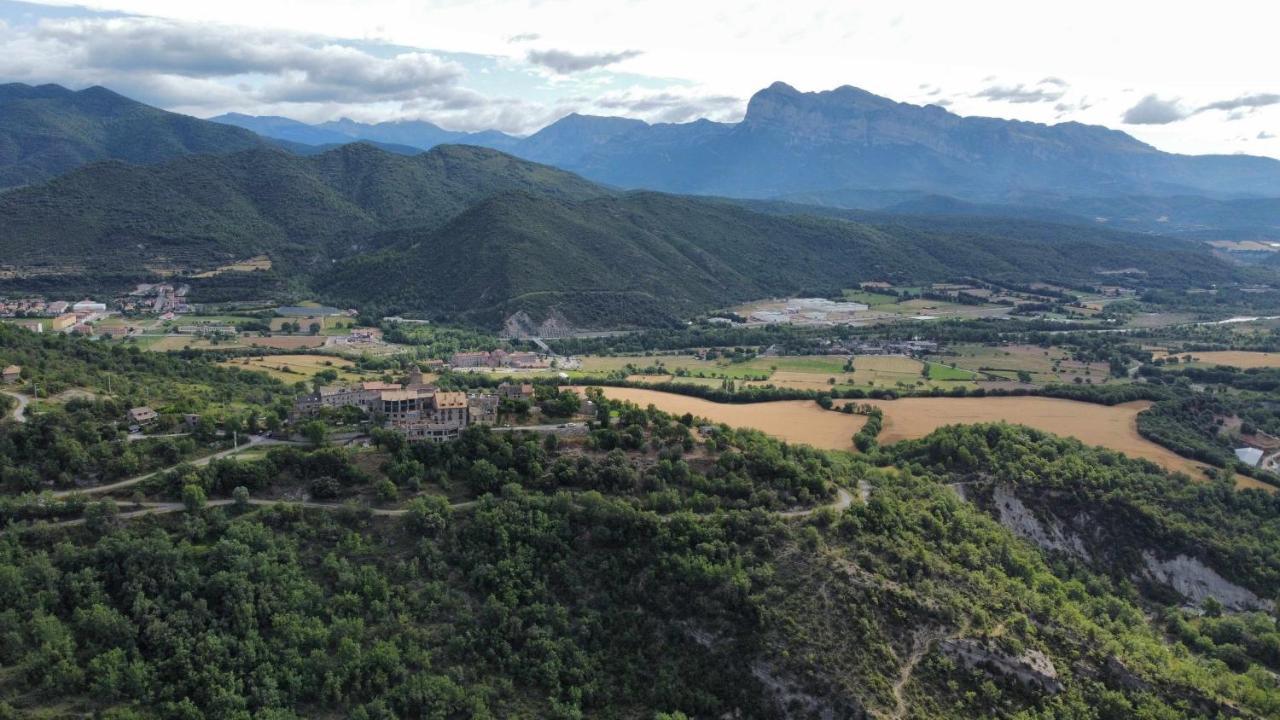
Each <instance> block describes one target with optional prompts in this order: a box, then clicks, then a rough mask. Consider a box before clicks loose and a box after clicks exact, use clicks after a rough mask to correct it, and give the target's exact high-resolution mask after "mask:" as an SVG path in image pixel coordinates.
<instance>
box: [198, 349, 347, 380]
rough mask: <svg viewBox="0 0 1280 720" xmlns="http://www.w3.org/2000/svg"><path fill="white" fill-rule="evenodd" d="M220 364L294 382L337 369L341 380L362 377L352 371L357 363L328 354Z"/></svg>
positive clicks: (288, 356) (268, 357) (245, 359)
mask: <svg viewBox="0 0 1280 720" xmlns="http://www.w3.org/2000/svg"><path fill="white" fill-rule="evenodd" d="M218 364H219V365H225V366H227V367H237V368H240V369H241V370H255V371H258V372H264V373H266V374H268V375H270V376H271V377H273V378H275V379H277V380H280V381H282V382H287V383H293V382H297V381H299V380H310V379H311V378H312V377H314V376H315V375H316V373H319V372H323V371H325V370H336V371H337V372H338V380H339V381H341V382H356V381H359V380H361V379H363V378H362V376H360V375H359V374H356V373H353V372H350V371H349V369H350V368H352V367H354V366H355V363H353V362H351V361H350V360H347V359H345V358H336V357H330V356H328V355H305V354H304V355H270V356H266V357H252V358H234V359H231V360H225V361H223V362H221V363H218Z"/></svg>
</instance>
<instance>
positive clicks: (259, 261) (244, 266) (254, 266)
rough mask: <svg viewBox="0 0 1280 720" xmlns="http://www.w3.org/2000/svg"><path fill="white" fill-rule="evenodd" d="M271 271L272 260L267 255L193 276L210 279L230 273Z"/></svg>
mask: <svg viewBox="0 0 1280 720" xmlns="http://www.w3.org/2000/svg"><path fill="white" fill-rule="evenodd" d="M270 269H271V258H269V257H267V256H266V255H258V256H257V257H251V258H249V259H248V260H241V261H239V262H234V263H230V264H228V265H223V266H222V267H218V268H214V269H213V270H209V271H207V272H202V273H200V274H198V275H193V276H192V277H198V278H209V277H214V276H215V275H221V274H222V273H228V272H253V271H254V270H270Z"/></svg>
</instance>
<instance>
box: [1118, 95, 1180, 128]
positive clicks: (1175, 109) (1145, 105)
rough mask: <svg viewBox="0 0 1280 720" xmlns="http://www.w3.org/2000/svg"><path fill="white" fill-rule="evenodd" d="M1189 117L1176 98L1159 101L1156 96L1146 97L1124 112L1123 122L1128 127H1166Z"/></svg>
mask: <svg viewBox="0 0 1280 720" xmlns="http://www.w3.org/2000/svg"><path fill="white" fill-rule="evenodd" d="M1190 115H1191V113H1189V112H1187V111H1186V110H1184V109H1183V108H1182V105H1181V104H1180V103H1179V101H1178V99H1177V98H1174V99H1172V100H1161V99H1160V98H1159V97H1157V96H1156V95H1148V96H1146V97H1144V98H1142V99H1141V100H1139V101H1138V104H1137V105H1134V106H1133V107H1131V108H1129V109H1128V110H1126V111H1125V113H1124V121H1125V123H1127V124H1129V125H1167V124H1169V123H1172V122H1177V121H1179V120H1184V119H1186V118H1187V117H1189V116H1190Z"/></svg>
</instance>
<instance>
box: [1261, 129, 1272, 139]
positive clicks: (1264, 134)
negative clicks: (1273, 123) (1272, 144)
mask: <svg viewBox="0 0 1280 720" xmlns="http://www.w3.org/2000/svg"><path fill="white" fill-rule="evenodd" d="M1275 136H1276V135H1275V133H1269V132H1267V131H1266V130H1262V131H1261V132H1259V133H1258V139H1259V140H1270V139H1272V138H1274V137H1275Z"/></svg>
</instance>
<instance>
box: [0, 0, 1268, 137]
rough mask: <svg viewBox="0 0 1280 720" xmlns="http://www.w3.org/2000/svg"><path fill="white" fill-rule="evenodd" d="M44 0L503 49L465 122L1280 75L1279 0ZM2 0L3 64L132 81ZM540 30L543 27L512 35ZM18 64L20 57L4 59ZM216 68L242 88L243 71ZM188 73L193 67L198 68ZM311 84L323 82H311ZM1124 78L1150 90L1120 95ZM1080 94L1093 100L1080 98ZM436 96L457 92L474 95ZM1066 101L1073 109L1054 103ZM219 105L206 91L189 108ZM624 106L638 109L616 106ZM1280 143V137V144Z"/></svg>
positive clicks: (1081, 110)
mask: <svg viewBox="0 0 1280 720" xmlns="http://www.w3.org/2000/svg"><path fill="white" fill-rule="evenodd" d="M48 2H56V3H57V4H60V5H64V6H67V8H68V9H64V10H61V11H59V12H60V13H63V14H66V13H72V14H74V13H77V12H84V13H85V14H89V13H90V12H91V11H82V10H72V9H70V8H73V7H76V6H88V7H90V8H94V9H103V10H114V11H121V12H128V13H136V14H140V15H152V16H159V17H166V18H170V19H172V20H174V21H177V22H187V23H198V24H212V25H216V26H221V27H240V28H245V29H247V30H246V32H249V33H252V32H255V31H260V32H266V33H269V34H290V35H305V36H308V37H314V38H352V39H356V40H359V41H362V42H381V43H389V44H394V45H398V46H400V47H401V48H429V49H432V54H440V55H441V56H442V57H445V58H448V57H450V56H449V55H448V53H451V52H452V53H461V52H465V53H475V54H479V55H484V56H489V57H493V58H497V60H495V62H496V63H497V65H496V66H495V70H494V72H492V73H485V72H484V71H483V70H474V71H472V72H471V73H470V74H467V75H464V76H463V77H462V78H461V79H460V80H457V81H456V82H455V83H454V85H453V87H455V88H459V89H466V90H470V91H472V92H475V93H477V94H478V95H480V96H481V97H482V98H484V99H485V100H486V102H487V104H485V105H483V106H480V107H477V108H472V109H470V110H466V111H464V110H448V111H445V110H441V111H438V112H440V113H444V114H443V115H440V116H433V117H429V118H428V119H432V120H434V121H437V122H440V123H441V124H445V123H446V122H454V123H467V124H470V123H472V122H473V121H476V120H477V119H483V118H488V117H493V116H502V117H505V118H512V117H516V115H518V113H514V112H513V111H512V110H511V108H513V107H520V108H522V109H523V110H522V112H527V113H528V115H527V117H529V118H534V117H541V116H542V115H543V113H546V112H550V111H552V110H554V109H555V108H556V107H560V106H562V105H565V104H566V103H564V102H562V101H561V98H562V97H563V96H578V95H582V94H589V95H591V97H592V98H596V97H603V96H604V95H605V94H607V93H610V92H619V91H622V90H623V89H625V88H627V87H630V86H631V85H632V84H635V83H641V82H642V84H644V85H645V86H646V92H648V93H656V92H662V91H667V90H671V91H677V90H680V89H682V88H689V87H697V88H700V89H701V90H700V92H703V93H705V94H706V95H708V96H725V97H743V98H745V97H748V96H750V95H751V94H752V93H753V92H754V91H756V90H758V89H760V88H761V87H763V86H764V85H766V84H768V83H769V82H770V81H772V80H775V79H782V80H785V81H787V82H789V83H791V84H793V85H795V86H796V87H798V88H800V89H801V90H806V91H808V90H823V89H830V88H833V87H837V86H840V85H845V84H853V85H856V86H858V87H862V88H865V89H867V90H870V91H872V92H876V93H878V94H881V95H886V96H888V97H892V98H895V99H911V98H917V99H918V100H922V101H931V102H933V104H942V103H941V102H940V101H941V100H942V97H945V98H946V100H947V102H949V103H950V105H951V109H953V110H954V111H956V112H958V113H961V114H965V115H990V116H996V117H1006V118H1016V119H1020V120H1029V121H1036V122H1054V121H1055V120H1056V118H1057V117H1058V116H1059V115H1064V117H1063V119H1069V120H1074V121H1079V122H1085V123H1096V124H1104V125H1111V126H1117V125H1118V122H1117V120H1118V118H1121V117H1122V116H1123V115H1124V114H1125V113H1126V112H1127V111H1128V110H1130V109H1131V108H1132V106H1133V105H1134V104H1135V102H1136V101H1137V99H1138V98H1140V97H1143V96H1145V95H1155V96H1156V97H1157V98H1171V97H1178V98H1182V100H1183V103H1185V106H1184V107H1185V108H1186V109H1196V108H1200V107H1204V106H1206V105H1210V104H1213V103H1215V102H1224V100H1223V98H1239V97H1245V96H1249V95H1252V94H1265V93H1266V92H1276V91H1280V88H1277V87H1275V82H1276V77H1275V70H1274V68H1275V57H1274V54H1275V50H1274V48H1275V43H1274V38H1273V34H1274V28H1275V27H1277V26H1280V4H1277V3H1258V2H1257V1H1256V0H1218V1H1217V2H1215V3H1213V4H1211V5H1206V4H1203V3H1166V4H1164V5H1162V6H1161V7H1160V12H1159V13H1155V14H1153V12H1152V10H1151V8H1150V7H1149V6H1148V4H1146V3H1117V2H1115V1H1114V0H1078V1H1077V2H1073V3H1072V4H1071V6H1070V7H1069V8H1056V9H1053V10H1050V9H1049V8H1048V6H1046V5H1044V4H1043V3H1027V2H1025V1H1024V0H989V3H988V6H986V9H985V11H984V13H983V17H982V18H981V19H980V20H979V19H976V18H975V16H974V15H973V12H972V7H971V6H970V4H966V3H957V2H954V0H898V1H897V2H892V3H890V2H888V1H887V0H880V1H878V2H870V1H869V2H858V3H851V2H848V0H789V1H788V2H787V3H785V4H782V3H760V2H755V3H737V2H730V1H729V0H710V1H708V2H699V3H691V2H688V0H646V1H645V2H643V3H639V2H635V1H634V0H555V1H554V2H548V1H546V0H466V1H463V0H308V2H307V3H306V4H305V10H303V11H300V10H299V8H300V7H301V6H300V5H299V4H298V3H271V2H262V1H261V0H252V1H251V0H219V2H216V3H213V2H174V1H173V0H48ZM0 4H3V0H0ZM0 17H4V19H5V20H8V21H9V23H10V25H11V28H10V30H9V31H6V32H5V33H3V36H0V48H3V52H2V53H0V73H3V74H4V75H5V76H6V77H7V78H10V79H23V78H40V79H42V80H60V81H63V82H106V83H107V84H110V85H112V86H113V87H120V86H121V85H122V82H121V80H120V78H121V77H122V74H121V73H120V71H115V74H113V75H112V76H111V77H107V76H106V74H105V73H97V74H95V73H92V72H87V71H83V70H82V69H81V68H77V67H72V66H71V65H69V64H68V63H67V62H64V59H63V58H61V57H59V56H58V54H57V51H56V48H55V50H54V51H53V52H43V51H42V52H39V53H34V54H25V50H27V49H30V47H18V46H16V45H15V43H14V42H13V41H12V40H11V37H12V34H13V32H14V30H13V28H12V26H14V25H16V24H19V23H21V22H22V20H21V19H20V18H18V17H17V16H14V15H10V16H6V15H4V12H3V8H0ZM673 17H679V18H680V22H678V23H674V22H671V18H673ZM1242 18H1247V20H1242ZM531 34H537V35H539V38H538V39H537V40H536V41H534V40H532V39H524V38H521V40H520V41H517V42H512V40H513V39H514V38H517V37H520V36H525V37H527V36H529V35H531ZM1186 38H1196V42H1195V43H1193V44H1190V45H1189V44H1188V43H1187V41H1186ZM529 42H535V43H536V47H537V48H555V49H558V50H561V51H563V52H567V53H569V54H572V55H590V54H593V53H595V52H597V51H599V50H601V49H606V50H614V51H618V50H622V49H627V48H643V49H644V50H645V53H644V54H643V55H641V56H638V57H632V58H630V59H629V60H627V61H626V63H625V65H622V66H619V65H609V66H604V67H603V68H600V67H597V68H596V69H594V70H592V71H589V72H580V73H576V74H569V75H563V74H556V73H554V72H553V71H552V70H551V69H549V68H546V67H545V66H541V65H536V66H531V65H530V63H529V62H528V58H527V51H528V50H529V49H530V46H529V45H528V44H527V43H529ZM604 54H608V53H604ZM15 56H17V57H15ZM22 63H25V66H24V67H25V73H19V72H11V71H10V68H14V67H15V66H17V65H19V64H22ZM620 67H621V68H625V69H626V71H627V75H626V76H625V77H624V78H622V79H620V80H617V81H615V82H614V83H613V84H612V85H610V86H608V87H604V88H603V89H602V90H599V91H596V92H592V91H591V88H592V87H594V85H593V83H596V82H597V81H598V80H599V79H600V78H601V77H613V76H620V75H621V73H620V72H619V69H620ZM496 68H501V69H502V70H503V71H506V72H499V71H498V70H497V69H496ZM518 73H525V74H526V75H527V77H528V78H529V80H528V82H526V83H525V84H517V83H515V82H513V81H512V77H513V76H515V75H517V74H518ZM143 74H144V71H139V72H138V73H136V74H134V75H132V76H129V77H125V78H124V80H125V84H126V85H128V86H129V87H135V86H136V87H143V86H144V85H163V86H165V87H167V88H169V91H170V92H172V91H173V90H174V89H175V86H176V85H180V84H181V83H180V82H171V81H164V82H161V81H157V80H154V79H146V78H144V77H143ZM169 77H171V78H182V77H186V76H185V75H171V76H169ZM983 78H988V79H986V80H984V79H983ZM1063 78H1066V79H1069V81H1070V87H1069V88H1068V87H1065V86H1061V85H1058V84H1057V83H1055V82H1054V81H1055V80H1059V79H1063ZM275 79H276V80H277V83H278V85H277V86H276V87H275V88H273V89H274V90H275V91H276V92H279V93H282V94H284V95H286V96H299V97H300V96H304V95H305V93H303V92H301V91H299V90H298V89H297V88H295V87H292V86H291V85H290V84H289V82H288V81H287V80H286V79H284V78H280V77H277V78H275ZM305 79H309V78H305ZM998 79H999V80H998ZM1010 79H1014V80H1010ZM1037 79H1038V80H1039V81H1038V82H1035V83H1034V84H1031V85H1027V83H1030V82H1031V81H1035V80H1037ZM258 81H259V80H258V79H254V80H251V82H258ZM213 82H218V80H216V79H215V80H214V81H213ZM222 82H225V83H227V84H229V85H230V87H232V88H234V87H235V84H236V83H238V82H240V81H239V79H236V80H232V81H222ZM1018 82H1021V83H1023V84H1024V88H1023V89H1024V91H1025V90H1027V88H1031V89H1032V90H1033V91H1034V90H1036V89H1037V88H1039V89H1040V91H1034V92H1031V93H1030V94H1026V93H1025V92H1024V93H1023V95H1022V96H1021V97H1022V98H1024V99H1025V101H1023V102H1012V100H1013V99H1014V98H1015V97H1019V96H1017V95H1009V96H1007V97H1004V98H1001V99H995V98H993V97H988V96H975V95H974V94H973V90H972V89H982V88H987V87H999V86H1002V85H1007V86H1011V87H1012V88H1014V89H1016V88H1017V83H1018ZM921 84H928V85H930V86H931V87H932V88H938V87H942V88H949V89H954V88H970V89H971V90H970V91H969V92H968V93H965V94H955V93H954V90H953V91H952V92H949V93H945V94H944V95H943V96H939V97H935V96H926V95H924V92H927V91H925V90H923V89H921V88H919V87H918V86H919V85H921ZM192 86H193V87H199V84H198V83H196V82H195V81H194V80H193V81H192ZM311 87H312V88H320V87H323V85H322V84H320V83H312V84H311ZM445 87H448V86H447V85H446V86H445ZM1126 88H1138V89H1139V91H1138V92H1137V94H1135V95H1132V96H1128V97H1126V95H1125V94H1124V90H1125V89H1126ZM1058 90H1061V91H1064V94H1063V95H1062V96H1061V97H1059V98H1057V99H1053V100H1049V99H1045V100H1044V101H1031V100H1033V99H1035V98H1038V97H1042V96H1044V95H1045V94H1046V92H1047V93H1052V92H1054V91H1058ZM197 94H198V93H197V92H192V93H189V95H191V98H190V100H191V102H192V103H202V101H201V98H199V97H197ZM319 94H322V93H316V95H319ZM431 95H433V93H425V94H423V95H422V96H421V98H420V99H422V100H423V101H424V102H422V103H419V102H418V99H419V98H414V99H412V100H403V101H401V100H394V101H376V100H370V101H361V102H354V101H345V102H342V103H336V102H335V103H329V102H325V101H320V102H311V103H292V104H290V103H278V104H276V105H269V104H266V103H263V102H261V101H260V100H257V99H254V98H248V97H246V98H244V99H243V105H242V106H240V109H245V110H253V109H255V108H268V107H271V108H274V109H276V110H281V111H284V110H289V111H296V112H303V111H305V112H307V113H317V114H318V113H323V112H347V113H365V114H373V113H378V114H382V115H385V116H389V117H400V116H401V114H402V113H404V112H406V110H405V109H404V108H405V107H407V106H408V105H409V104H410V103H412V104H413V106H414V107H419V106H421V107H422V108H423V109H422V110H421V112H424V113H430V112H437V111H433V110H430V109H429V108H430V107H431V106H432V104H431V102H430V101H429V96H431ZM1085 95H1087V96H1088V97H1090V98H1093V99H1094V100H1093V102H1089V103H1086V102H1083V101H1082V100H1081V98H1082V97H1083V96H1085ZM210 97H211V98H213V97H220V94H219V95H216V96H215V95H211V96H210ZM150 99H152V100H154V101H159V100H161V99H162V98H160V97H159V96H158V95H157V96H152V97H151V98H150ZM508 101H510V102H508ZM440 102H452V103H455V104H456V103H460V102H466V98H465V97H462V98H461V99H453V100H448V99H446V100H442V101H440ZM1060 103H1061V104H1065V105H1068V106H1074V108H1072V109H1068V110H1065V111H1062V110H1056V109H1055V106H1056V105H1058V104H1060ZM214 104H215V100H212V99H211V100H209V101H208V102H203V103H202V104H201V105H192V106H191V107H197V106H204V107H212V106H213V105H214ZM183 107H188V106H183ZM591 107H592V105H591V104H590V103H584V104H582V105H581V108H582V109H583V110H584V111H590V110H591ZM1275 107H1276V106H1258V107H1256V108H1255V109H1254V111H1253V112H1252V113H1251V114H1248V115H1242V116H1241V118H1240V119H1239V120H1236V121H1233V122H1228V121H1227V117H1228V116H1229V113H1231V112H1235V110H1225V111H1223V112H1208V111H1206V112H1203V113H1199V114H1196V115H1194V116H1193V117H1190V118H1187V119H1185V120H1183V121H1181V122H1169V123H1164V124H1127V125H1125V126H1124V128H1125V130H1126V131H1128V132H1131V133H1132V134H1134V135H1135V136H1137V137H1138V138H1139V139H1141V140H1143V141H1146V142H1150V143H1152V144H1154V145H1156V146H1157V147H1160V148H1161V149H1165V150H1170V151H1175V152H1192V153H1205V152H1231V151H1232V150H1233V149H1235V147H1236V145H1235V143H1236V140H1235V138H1237V137H1238V136H1239V135H1240V134H1241V133H1242V132H1243V133H1246V134H1249V135H1254V134H1256V133H1258V132H1260V131H1263V130H1266V129H1267V128H1274V127H1275V126H1276V125H1275V123H1276V119H1277V116H1276V114H1275V113H1276V112H1277V111H1276V109H1275ZM224 109H229V108H224ZM1237 110H1246V111H1247V108H1237ZM615 112H620V113H628V112H632V110H631V109H628V108H618V109H617V110H616V111H615ZM528 124H529V122H527V121H523V120H522V121H520V122H518V123H517V125H518V126H520V127H526V126H528ZM508 129H510V128H508ZM1259 145H1260V146H1261V145H1263V144H1262V143H1259ZM1274 145H1275V144H1274V143H1272V144H1270V145H1269V146H1268V149H1269V150H1272V148H1273V147H1274ZM1273 152H1275V153H1277V154H1280V148H1275V149H1274V150H1273Z"/></svg>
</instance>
